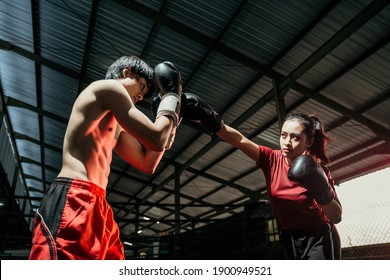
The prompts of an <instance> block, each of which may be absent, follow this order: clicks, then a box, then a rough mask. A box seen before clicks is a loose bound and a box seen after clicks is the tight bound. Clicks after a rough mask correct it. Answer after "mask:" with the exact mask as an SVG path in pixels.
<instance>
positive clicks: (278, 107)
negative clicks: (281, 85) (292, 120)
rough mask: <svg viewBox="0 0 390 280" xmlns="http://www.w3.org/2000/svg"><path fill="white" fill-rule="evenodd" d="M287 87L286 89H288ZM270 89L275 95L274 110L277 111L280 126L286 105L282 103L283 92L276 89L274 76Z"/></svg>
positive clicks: (280, 126) (280, 125)
mask: <svg viewBox="0 0 390 280" xmlns="http://www.w3.org/2000/svg"><path fill="white" fill-rule="evenodd" d="M288 89H289V88H287V89H286V91H288ZM272 90H273V93H274V97H275V103H276V112H277V113H278V121H279V128H280V129H281V128H282V125H283V121H284V117H285V116H286V105H285V104H284V96H285V94H286V93H285V92H283V91H278V84H277V82H276V79H275V78H272Z"/></svg>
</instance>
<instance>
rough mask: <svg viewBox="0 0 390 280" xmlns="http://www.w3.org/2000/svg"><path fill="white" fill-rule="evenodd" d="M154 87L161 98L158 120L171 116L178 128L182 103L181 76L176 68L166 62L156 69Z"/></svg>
mask: <svg viewBox="0 0 390 280" xmlns="http://www.w3.org/2000/svg"><path fill="white" fill-rule="evenodd" d="M153 79H154V87H155V89H157V90H158V95H159V96H160V98H161V102H160V103H159V106H158V109H157V112H156V118H159V117H160V116H169V117H171V118H172V119H173V121H174V125H175V126H177V125H178V123H179V120H180V117H179V112H180V103H181V98H180V95H181V83H182V81H181V75H180V72H179V71H178V70H177V68H176V66H175V65H174V64H173V63H171V62H169V61H164V62H161V63H159V64H157V65H156V66H155V67H154V78H153Z"/></svg>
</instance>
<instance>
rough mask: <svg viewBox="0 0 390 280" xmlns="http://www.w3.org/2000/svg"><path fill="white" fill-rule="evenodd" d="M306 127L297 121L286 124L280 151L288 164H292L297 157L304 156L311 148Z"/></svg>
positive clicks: (289, 121)
mask: <svg viewBox="0 0 390 280" xmlns="http://www.w3.org/2000/svg"><path fill="white" fill-rule="evenodd" d="M310 145H311V141H309V140H308V138H307V135H306V133H305V131H304V127H303V126H302V125H301V124H300V123H299V121H298V120H296V119H291V120H287V121H285V122H284V124H283V127H282V131H281V132H280V149H281V150H282V154H283V156H285V157H286V159H287V162H288V163H291V162H292V161H293V160H294V159H295V158H296V157H297V156H299V155H302V154H303V153H304V152H306V150H307V149H308V148H309V147H310Z"/></svg>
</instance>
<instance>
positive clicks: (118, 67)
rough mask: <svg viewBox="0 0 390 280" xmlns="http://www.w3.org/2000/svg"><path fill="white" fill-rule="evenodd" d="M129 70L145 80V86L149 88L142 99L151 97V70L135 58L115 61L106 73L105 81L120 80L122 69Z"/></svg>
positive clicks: (129, 57)
mask: <svg viewBox="0 0 390 280" xmlns="http://www.w3.org/2000/svg"><path fill="white" fill-rule="evenodd" d="M126 67H127V68H129V69H130V70H131V72H132V73H133V74H134V75H136V76H138V77H140V78H144V79H145V80H146V84H147V86H148V88H149V90H148V93H147V94H145V96H144V98H148V97H150V96H152V95H153V93H154V88H153V68H152V67H151V66H149V65H148V64H147V63H146V62H145V61H143V60H142V59H140V58H139V57H137V56H122V57H120V58H119V59H117V60H116V61H115V62H114V63H113V64H111V66H110V67H109V68H108V70H107V73H106V77H105V78H106V79H120V78H121V76H122V71H123V69H124V68H126Z"/></svg>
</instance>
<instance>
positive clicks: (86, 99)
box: [58, 86, 117, 189]
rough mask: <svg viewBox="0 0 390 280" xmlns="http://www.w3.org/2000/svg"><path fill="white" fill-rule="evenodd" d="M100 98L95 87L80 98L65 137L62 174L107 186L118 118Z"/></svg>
mask: <svg viewBox="0 0 390 280" xmlns="http://www.w3.org/2000/svg"><path fill="white" fill-rule="evenodd" d="M96 100H97V98H96V92H95V91H94V87H93V86H92V87H91V86H90V88H87V89H86V90H84V91H83V92H82V93H81V94H80V96H79V97H78V98H77V100H76V102H75V104H74V106H73V109H72V113H71V116H70V119H69V123H68V127H67V130H66V133H65V137H64V143H63V165H62V169H61V171H60V173H59V175H58V176H59V177H69V178H78V179H82V180H86V181H90V182H92V183H94V184H96V185H98V186H100V187H101V188H103V189H105V188H106V185H107V182H108V175H109V173H110V164H111V160H112V151H113V148H114V147H115V144H116V139H115V131H116V128H117V121H116V119H115V117H114V116H113V114H112V113H111V112H110V111H107V110H103V109H102V108H101V107H102V106H101V104H100V103H99V102H98V101H96Z"/></svg>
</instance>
